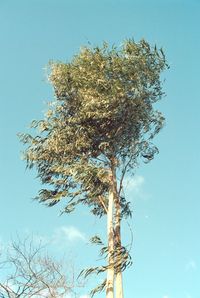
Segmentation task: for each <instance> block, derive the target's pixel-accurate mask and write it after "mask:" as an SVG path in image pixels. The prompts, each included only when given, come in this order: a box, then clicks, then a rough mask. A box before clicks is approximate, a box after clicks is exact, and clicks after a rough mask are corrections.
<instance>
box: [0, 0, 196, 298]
mask: <svg viewBox="0 0 200 298" xmlns="http://www.w3.org/2000/svg"><path fill="white" fill-rule="evenodd" d="M130 37H134V39H135V40H136V41H139V40H140V39H141V38H145V39H146V40H147V41H148V42H150V43H151V44H152V45H154V44H157V46H158V47H163V48H164V51H165V53H166V56H167V60H168V63H169V64H170V67H171V68H170V70H168V71H166V72H165V73H164V74H163V78H165V79H166V81H165V83H164V91H165V92H166V96H165V97H164V98H163V100H162V101H161V102H160V103H159V109H160V110H161V111H162V112H163V113H164V115H165V117H166V125H165V127H164V129H163V130H162V131H161V133H160V134H159V136H157V137H156V139H155V144H156V145H157V146H158V148H159V150H160V153H159V155H158V156H156V157H155V159H154V160H153V161H152V162H151V163H149V164H148V165H142V164H141V166H140V167H139V168H138V169H137V170H136V174H135V176H134V178H132V179H131V180H129V182H128V183H127V190H126V194H127V198H128V199H129V200H131V202H132V209H133V219H132V220H131V221H129V224H130V226H131V229H132V231H133V246H132V258H133V263H134V265H133V266H132V267H131V268H130V269H128V270H127V271H126V273H125V274H124V289H125V297H127V298H132V297H135V298H200V283H199V280H200V254H199V252H200V236H199V235H200V234H199V228H200V200H199V199H200V195H199V193H200V192H199V166H200V155H199V148H200V138H199V129H200V117H199V110H200V101H199V96H200V91H199V86H200V58H199V54H200V1H198V0H196V1H195V0H188V1H186V0H185V1H184V0H182V1H181V0H180V1H179V0H165V1H161V0H160V1H158V0H157V1H156V0H152V1H150V0H149V1H147V0H146V1H145V0H140V1H139V0H138V1H135V0H123V1H122V0H121V1H120V0H107V1H106V0H101V1H100V0H99V1H97V0H96V1H94V0H79V1H78V0H73V1H71V0H54V1H52V0H29V1H27V0H26V1H25V0H24V1H23V0H18V1H15V0H13V1H11V0H0V44H1V46H0V140H1V145H0V169H1V171H0V188H1V193H0V206H1V207H0V208H1V213H0V227H1V229H0V243H1V246H2V247H6V245H7V243H9V241H10V240H11V238H14V237H15V235H16V233H18V234H19V235H20V236H21V237H22V238H23V237H24V236H25V235H27V234H33V235H34V236H35V237H36V238H37V237H41V238H43V239H44V241H47V242H50V248H49V249H50V250H51V251H52V252H53V253H54V255H57V256H60V255H61V254H63V253H65V254H66V257H67V258H68V259H70V260H71V259H72V260H73V262H74V264H75V267H76V268H77V270H79V269H80V268H82V267H85V266H86V267H87V266H88V265H92V264H96V259H97V258H98V255H97V254H98V252H97V250H96V248H95V247H92V246H91V245H90V244H88V239H89V238H90V237H91V236H92V235H93V234H94V233H101V234H103V235H105V224H104V221H103V220H101V221H98V219H96V218H94V217H92V215H90V214H89V211H88V210H87V209H86V208H84V209H83V208H79V209H78V210H77V212H76V213H74V214H73V215H70V216H68V215H63V216H59V212H60V209H61V206H56V207H55V208H47V207H44V206H43V205H40V204H38V203H37V202H35V201H33V200H31V198H33V197H34V196H36V194H37V191H38V190H39V188H40V184H39V181H38V180H37V179H35V176H36V173H34V172H30V171H26V170H25V162H23V161H22V160H20V151H21V150H22V149H23V148H22V145H21V144H19V140H18V138H17V133H18V132H27V131H28V125H29V123H30V122H31V120H33V119H41V118H42V117H43V112H44V111H45V109H46V105H45V102H47V101H49V100H52V98H53V92H52V88H51V86H50V85H48V84H47V82H46V78H45V66H46V65H47V63H48V62H49V60H61V61H67V60H68V61H69V60H70V59H71V57H72V56H73V55H74V54H76V53H77V52H78V51H79V48H80V46H82V45H85V44H87V43H88V42H91V43H92V44H94V45H97V44H98V45H101V43H102V42H103V41H107V42H109V43H110V44H113V43H114V44H116V45H120V44H121V42H122V41H123V40H124V39H126V38H130ZM123 232H124V237H123V238H124V241H125V242H126V243H129V242H130V241H131V233H130V228H129V226H128V225H127V224H124V228H123ZM100 279H101V278H100ZM93 285H94V280H93V281H91V283H89V282H88V285H87V287H86V288H84V289H80V290H79V292H80V297H82V298H83V297H87V296H86V294H87V293H88V289H91V288H92V287H93ZM98 297H105V294H101V295H99V296H98Z"/></svg>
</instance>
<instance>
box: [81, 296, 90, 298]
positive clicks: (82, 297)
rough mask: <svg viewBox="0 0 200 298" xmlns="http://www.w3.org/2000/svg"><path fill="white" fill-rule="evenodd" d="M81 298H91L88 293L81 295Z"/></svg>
mask: <svg viewBox="0 0 200 298" xmlns="http://www.w3.org/2000/svg"><path fill="white" fill-rule="evenodd" d="M79 298H89V296H88V295H81V296H80V297H79Z"/></svg>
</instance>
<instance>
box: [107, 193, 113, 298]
mask: <svg viewBox="0 0 200 298" xmlns="http://www.w3.org/2000/svg"><path fill="white" fill-rule="evenodd" d="M113 203H114V197H113V191H112V189H111V190H110V191H109V196H108V213H107V236H108V269H107V282H106V298H114V257H113V251H114V235H113Z"/></svg>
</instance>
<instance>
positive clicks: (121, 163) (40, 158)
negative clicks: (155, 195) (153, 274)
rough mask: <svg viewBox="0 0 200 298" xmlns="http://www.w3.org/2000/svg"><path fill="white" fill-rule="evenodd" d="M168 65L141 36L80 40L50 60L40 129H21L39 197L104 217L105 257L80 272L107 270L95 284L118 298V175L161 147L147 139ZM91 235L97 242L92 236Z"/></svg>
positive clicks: (121, 265)
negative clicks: (97, 43) (86, 43)
mask: <svg viewBox="0 0 200 298" xmlns="http://www.w3.org/2000/svg"><path fill="white" fill-rule="evenodd" d="M167 67H168V66H167V63H166V59H165V55H164V53H163V51H162V49H160V50H158V49H157V48H156V47H154V48H152V47H151V46H150V45H149V44H148V43H147V42H146V41H145V40H141V41H140V42H138V43H136V42H134V40H132V39H130V40H126V41H125V42H124V43H123V45H122V46H121V48H116V47H114V46H113V47H112V48H110V47H109V46H108V44H106V43H104V44H103V46H102V47H94V48H92V47H84V48H82V49H81V51H80V53H79V54H77V55H76V56H74V58H73V59H72V61H71V62H67V63H62V62H52V63H50V66H49V81H50V83H51V84H52V86H53V89H54V94H55V100H54V101H53V102H52V103H51V104H50V105H49V109H48V111H47V113H46V115H45V117H44V119H43V120H40V121H33V122H32V128H35V129H36V130H37V129H38V130H39V133H36V134H34V135H33V134H32V135H31V134H21V140H22V142H24V143H25V144H26V145H27V147H26V149H25V152H24V157H25V159H26V161H27V166H28V167H29V168H32V167H34V168H36V170H37V172H38V176H39V178H40V180H41V182H42V183H43V184H44V185H46V186H48V187H46V188H44V189H41V190H40V191H39V194H38V196H37V199H38V201H39V202H44V203H46V204H47V205H48V206H53V205H55V204H57V203H59V201H61V200H62V199H63V198H65V199H67V203H66V206H65V209H64V212H66V213H68V212H71V211H73V210H74V209H75V207H76V206H77V205H78V204H84V205H87V206H88V207H89V208H90V210H91V212H92V213H93V214H94V215H96V216H100V217H101V216H105V217H107V245H106V248H105V247H104V248H102V251H103V252H105V253H106V255H107V264H106V265H105V266H102V267H96V268H90V269H88V270H86V271H84V274H85V275H88V274H89V273H91V272H94V271H95V272H101V271H102V272H104V271H107V279H106V280H105V282H104V283H103V284H102V285H100V286H98V287H97V288H96V289H95V290H94V291H93V293H95V292H96V291H98V290H102V289H103V288H105V289H106V297H107V298H113V297H114V288H115V293H116V297H117V298H122V297H123V287H122V271H123V270H124V269H125V268H126V267H127V265H128V262H129V257H128V252H127V250H126V248H125V246H123V245H122V243H121V220H122V218H123V217H127V216H129V215H130V214H131V211H130V208H129V202H127V201H126V200H125V198H123V196H122V195H121V193H122V190H123V180H124V177H125V175H126V174H127V172H129V171H132V170H133V169H134V168H135V167H136V165H137V163H138V161H139V160H140V158H142V159H144V160H146V161H148V160H151V159H152V158H153V157H154V154H155V153H157V152H158V149H157V148H156V147H155V146H154V145H153V144H152V139H153V137H154V136H155V135H156V134H157V133H158V132H159V131H160V129H161V128H162V127H163V123H164V117H163V116H162V114H161V113H160V112H159V111H157V110H155V109H154V107H153V105H154V103H156V102H157V101H158V100H160V99H161V98H162V96H163V92H162V84H161V80H160V74H161V72H162V71H163V70H164V69H165V68H167ZM38 130H37V131H38ZM92 241H93V242H97V243H100V244H102V241H101V239H100V238H99V237H97V236H96V237H93V239H92ZM114 281H115V283H114Z"/></svg>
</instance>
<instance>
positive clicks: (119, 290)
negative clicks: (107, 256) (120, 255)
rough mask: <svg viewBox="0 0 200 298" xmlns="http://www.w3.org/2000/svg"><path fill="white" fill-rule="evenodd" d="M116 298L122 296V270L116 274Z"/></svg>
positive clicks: (121, 297)
mask: <svg viewBox="0 0 200 298" xmlns="http://www.w3.org/2000/svg"><path fill="white" fill-rule="evenodd" d="M115 289H116V298H123V297H124V294H123V283H122V272H121V271H120V272H118V273H117V274H116V279H115Z"/></svg>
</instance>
